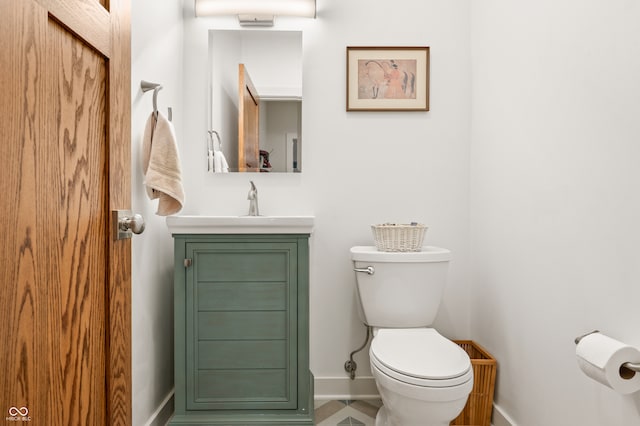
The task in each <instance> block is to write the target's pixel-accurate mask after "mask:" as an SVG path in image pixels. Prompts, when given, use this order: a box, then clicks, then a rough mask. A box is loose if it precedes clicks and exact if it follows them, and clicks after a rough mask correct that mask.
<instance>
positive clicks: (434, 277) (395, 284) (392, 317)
mask: <svg viewBox="0 0 640 426" xmlns="http://www.w3.org/2000/svg"><path fill="white" fill-rule="evenodd" d="M351 259H352V261H353V265H354V269H364V270H367V269H368V268H369V267H371V268H373V269H369V271H370V272H373V273H368V272H356V273H355V274H356V295H357V298H358V303H359V312H358V313H359V315H360V318H361V319H362V321H363V322H364V323H365V324H367V325H369V326H372V327H381V328H412V327H429V326H431V325H432V324H433V321H434V319H435V317H436V314H437V313H438V308H439V307H440V302H441V300H442V294H443V291H444V287H445V285H446V282H447V270H448V266H449V260H450V259H451V252H450V251H449V250H447V249H443V248H440V247H433V246H426V247H423V248H422V251H419V252H382V251H378V250H377V249H376V248H375V247H374V246H357V247H352V248H351Z"/></svg>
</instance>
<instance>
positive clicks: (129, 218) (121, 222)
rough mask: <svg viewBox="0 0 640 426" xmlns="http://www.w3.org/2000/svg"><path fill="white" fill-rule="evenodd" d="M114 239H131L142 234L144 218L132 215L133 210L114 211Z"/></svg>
mask: <svg viewBox="0 0 640 426" xmlns="http://www.w3.org/2000/svg"><path fill="white" fill-rule="evenodd" d="M113 216H114V217H113V222H114V227H115V229H114V233H113V235H114V239H116V240H124V239H127V238H131V235H133V234H142V232H143V231H144V226H145V224H144V218H143V217H142V215H140V214H138V213H136V214H132V213H131V210H114V211H113Z"/></svg>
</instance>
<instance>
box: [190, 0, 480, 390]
mask: <svg viewBox="0 0 640 426" xmlns="http://www.w3.org/2000/svg"><path fill="white" fill-rule="evenodd" d="M317 6H318V19H315V20H307V19H294V18H289V19H286V18H277V21H276V26H275V27H274V29H276V30H278V29H292V30H303V33H304V34H303V51H304V60H303V73H304V76H303V107H302V134H303V139H304V144H305V148H304V150H303V164H304V167H303V172H302V173H301V174H268V175H266V174H229V175H215V176H214V175H211V174H207V173H206V166H205V165H206V161H205V159H204V157H203V152H204V143H205V140H206V139H205V137H206V131H207V127H206V123H207V117H206V110H207V107H206V102H207V99H206V97H207V95H206V90H203V88H204V87H206V85H207V75H206V69H207V63H206V62H207V59H206V52H207V40H208V36H207V30H208V29H209V28H218V29H225V28H226V29H235V28H239V26H238V24H237V21H236V20H235V18H229V19H223V18H198V19H195V18H193V13H192V8H193V6H192V1H189V0H186V1H185V2H184V7H185V18H184V19H185V21H184V25H185V39H184V41H185V52H184V53H185V56H184V67H185V68H184V70H185V72H184V89H185V99H184V116H183V117H184V138H183V139H184V147H183V148H184V151H183V154H184V162H185V163H186V164H187V165H191V166H187V167H185V169H186V172H185V180H186V191H187V198H188V200H187V205H186V208H185V211H184V212H185V213H190V214H207V215H215V214H221V215H225V214H232V215H236V214H246V213H247V210H248V207H249V204H248V201H247V200H246V198H247V191H248V189H249V180H250V179H253V180H254V181H255V182H256V185H257V187H258V191H259V194H260V212H261V213H262V214H266V215H270V214H285V215H287V214H288V215H291V214H314V215H315V216H316V227H315V232H314V236H313V241H312V247H311V250H312V253H311V256H312V258H311V368H312V371H313V373H314V374H315V376H316V378H317V379H319V380H320V381H326V382H328V384H329V388H328V390H325V391H323V392H340V390H339V388H340V386H341V385H343V384H345V383H347V382H348V380H347V379H346V377H347V376H346V373H344V370H343V364H344V362H345V361H346V360H347V359H348V355H349V352H351V351H352V350H353V349H355V348H356V347H358V346H359V345H360V344H361V341H362V339H363V338H364V328H363V326H362V325H361V323H360V321H359V319H358V317H357V314H356V311H355V306H354V300H353V286H354V274H353V272H352V270H351V268H352V265H351V261H350V259H349V248H350V247H351V246H353V245H363V244H372V243H373V240H372V237H371V232H370V229H369V225H371V224H373V223H380V222H386V221H399V222H402V221H411V220H418V221H423V222H425V223H427V224H428V225H429V226H430V229H429V231H428V233H427V236H426V243H427V244H432V245H440V246H443V247H447V248H449V249H451V250H452V251H453V253H454V261H453V262H452V264H451V268H450V280H449V285H448V288H447V292H446V295H445V300H444V304H443V306H442V308H441V311H440V314H439V317H438V319H437V322H436V326H438V328H439V329H440V330H441V331H442V332H443V333H444V334H446V335H448V336H451V337H456V338H467V337H469V317H468V303H469V300H468V294H469V286H468V284H469V283H468V281H469V248H468V243H469V163H468V160H469V141H470V130H469V129H470V65H469V64H470V36H469V2H468V1H466V0H449V1H446V2H443V1H436V0H399V1H396V2H394V3H393V4H392V5H380V6H376V7H372V2H371V1H370V0H351V1H348V2H346V1H343V0H318V2H317ZM348 45H352V46H367V45H368V46H407V45H409V46H411V45H417V46H423V45H427V46H431V61H432V62H431V111H430V112H428V113H425V112H398V113H390V112H377V113H371V112H369V113H367V112H349V113H347V112H346V111H345V90H346V87H345V84H346V83H345V80H346V78H345V69H346V64H345V59H346V47H347V46H348ZM356 360H357V361H358V365H359V366H360V367H359V370H358V375H360V374H364V375H369V374H370V373H369V367H368V358H367V355H366V353H363V354H360V355H358V356H357V358H356ZM332 378H337V380H331V379H332ZM334 385H335V386H334ZM323 389H324V388H323ZM343 389H346V388H343ZM317 390H318V389H317Z"/></svg>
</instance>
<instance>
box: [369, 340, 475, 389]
mask: <svg viewBox="0 0 640 426" xmlns="http://www.w3.org/2000/svg"><path fill="white" fill-rule="evenodd" d="M370 354H371V360H372V362H373V363H374V364H376V365H377V366H378V367H379V368H380V369H381V370H383V371H385V372H386V373H387V374H389V375H391V376H393V377H396V378H398V379H400V380H404V381H408V382H414V383H416V384H417V382H420V381H424V382H428V383H429V386H434V385H435V386H438V385H437V383H438V382H440V383H441V385H442V386H452V385H456V384H459V383H464V382H466V381H467V380H468V377H467V376H469V375H471V377H472V375H473V373H472V370H471V360H470V359H469V355H467V353H466V352H465V351H464V349H462V348H461V347H460V346H458V345H457V344H455V343H453V342H452V341H451V340H448V339H446V338H444V337H443V336H442V335H440V333H438V332H437V331H436V330H435V329H433V328H419V329H382V330H379V331H378V333H377V335H376V336H375V338H374V339H373V341H372V342H371V351H370ZM412 379H414V380H412ZM444 382H447V383H446V384H445V383H444Z"/></svg>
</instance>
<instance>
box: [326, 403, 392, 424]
mask: <svg viewBox="0 0 640 426" xmlns="http://www.w3.org/2000/svg"><path fill="white" fill-rule="evenodd" d="M381 406H382V401H380V400H366V401H352V400H347V401H345V400H343V401H316V402H315V421H316V426H356V425H357V426H374V425H375V418H376V413H377V412H378V409H379V408H380V407H381Z"/></svg>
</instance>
